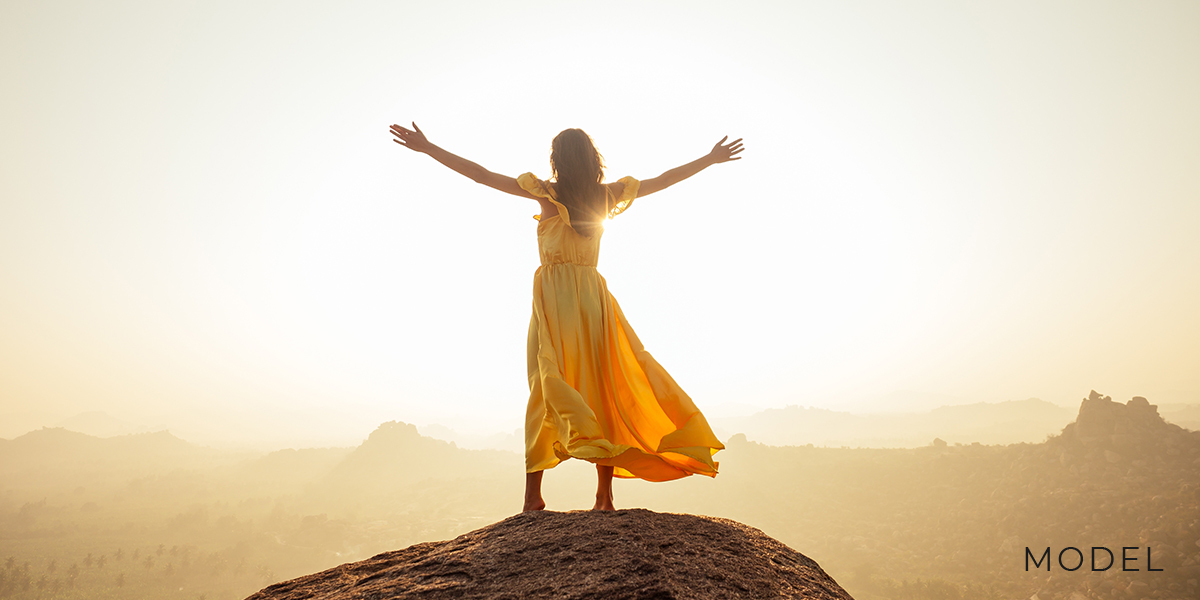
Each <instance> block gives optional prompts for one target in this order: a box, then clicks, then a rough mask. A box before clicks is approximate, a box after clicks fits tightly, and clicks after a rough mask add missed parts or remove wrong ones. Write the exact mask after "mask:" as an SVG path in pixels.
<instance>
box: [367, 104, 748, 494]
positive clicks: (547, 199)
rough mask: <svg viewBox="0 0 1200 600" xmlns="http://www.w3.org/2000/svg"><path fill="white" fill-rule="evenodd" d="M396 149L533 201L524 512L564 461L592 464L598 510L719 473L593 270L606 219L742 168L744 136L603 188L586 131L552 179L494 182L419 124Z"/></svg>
mask: <svg viewBox="0 0 1200 600" xmlns="http://www.w3.org/2000/svg"><path fill="white" fill-rule="evenodd" d="M391 132H392V134H393V135H394V136H396V139H394V140H393V141H395V142H396V143H397V144H400V145H402V146H404V147H406V148H408V149H410V150H414V151H416V152H423V153H425V154H428V155H429V156H431V157H433V158H434V160H437V161H438V162H440V163H442V164H443V165H446V166H447V167H450V168H451V169H453V170H454V171H456V172H458V173H461V174H462V175H465V176H467V177H469V178H471V179H472V180H474V181H475V182H476V183H482V184H483V185H486V186H489V187H492V188H495V189H497V190H500V191H502V192H505V193H508V194H512V195H514V196H520V197H522V198H528V199H532V200H537V201H538V204H540V205H541V209H542V211H541V214H540V215H536V216H535V217H534V218H535V219H538V227H537V235H538V252H539V254H540V255H541V262H542V265H541V266H540V267H538V270H537V272H536V273H534V281H533V317H532V319H531V320H530V323H529V347H528V365H529V390H530V393H529V406H528V409H527V412H526V417H525V506H524V508H523V510H525V511H530V510H542V509H544V508H545V507H546V503H545V501H544V500H543V499H542V474H543V473H544V472H545V470H546V469H549V468H552V467H554V466H555V465H557V464H558V463H560V462H562V461H563V460H566V459H568V458H581V459H584V460H587V461H590V462H592V463H595V465H596V472H597V477H598V483H597V487H596V504H595V506H593V507H592V509H593V510H614V507H613V496H612V478H613V476H614V475H615V476H617V477H638V478H641V479H646V480H649V481H668V480H671V479H678V478H680V477H685V476H687V475H691V474H693V473H700V474H703V475H708V476H710V477H713V476H716V474H717V465H718V463H717V462H715V461H713V459H712V457H713V454H715V453H716V452H717V451H718V450H721V449H723V448H724V447H725V446H724V445H722V444H721V442H720V441H718V440H717V438H716V436H715V435H713V432H712V428H710V427H709V425H708V421H707V420H705V418H704V415H703V414H701V413H700V410H699V409H697V408H696V405H695V404H693V403H692V400H691V398H689V397H688V395H687V394H685V393H684V391H683V390H682V389H680V387H679V385H678V384H676V383H675V380H673V379H671V376H670V375H668V374H667V372H666V371H665V370H664V369H663V368H662V366H661V365H659V364H658V362H657V361H655V360H654V358H653V357H651V356H650V353H648V352H646V350H645V349H644V348H643V347H642V343H641V342H640V341H639V340H638V338H637V336H636V335H635V334H634V332H633V329H632V328H630V326H629V323H628V322H627V321H626V320H625V315H624V314H622V313H621V307H620V306H618V305H617V301H616V299H614V298H613V297H612V295H611V294H609V293H608V286H607V284H606V283H605V281H604V278H603V277H601V276H600V274H599V273H598V272H597V271H596V260H597V258H598V257H599V251H600V235H601V234H602V233H603V221H604V220H605V219H609V218H612V217H614V216H616V215H617V214H619V213H621V212H623V211H624V210H625V209H627V208H629V205H630V203H632V202H633V199H634V198H640V197H642V196H648V195H650V194H653V193H654V192H657V191H660V190H663V189H666V188H668V187H670V186H672V185H674V184H676V183H679V182H680V181H683V180H684V179H687V178H688V177H691V176H692V175H695V174H696V173H699V172H700V171H702V170H704V169H705V168H707V167H709V166H711V165H714V164H717V163H722V162H727V161H731V160H739V159H740V158H741V157H739V156H736V155H737V154H739V153H740V152H741V151H742V144H741V141H742V140H741V139H737V140H735V141H733V142H730V143H728V144H726V143H725V140H727V139H729V138H728V136H726V137H724V138H721V141H719V142H717V144H716V145H715V146H713V148H712V150H711V151H710V152H709V153H708V154H706V155H705V156H703V157H701V158H698V159H696V160H694V161H692V162H690V163H687V164H686V165H683V166H681V167H676V168H674V169H671V170H670V171H667V172H666V173H663V174H662V175H659V176H658V177H655V178H653V179H647V180H646V181H641V182H639V181H638V180H636V179H634V178H632V177H625V178H622V179H620V180H619V181H617V182H615V183H609V184H605V183H604V159H603V157H602V156H601V155H600V153H599V152H598V151H597V150H596V147H595V145H594V144H593V143H592V139H591V138H590V137H588V135H587V134H586V133H584V132H583V131H582V130H580V129H567V130H565V131H563V132H562V133H560V134H558V135H557V136H556V137H555V138H554V141H553V142H552V143H551V146H550V170H551V172H552V173H553V177H552V179H551V180H549V181H541V180H539V179H537V178H536V177H534V176H533V174H532V173H525V174H524V175H521V176H520V177H517V178H516V179H514V178H512V177H506V176H504V175H498V174H496V173H492V172H491V171H488V170H487V169H484V168H483V167H481V166H479V165H477V164H475V163H473V162H471V161H469V160H466V159H464V158H461V157H458V156H455V155H454V154H451V153H449V152H447V151H445V150H443V149H441V148H439V147H437V146H435V145H434V144H432V143H430V142H429V140H428V139H427V138H426V137H425V134H424V133H422V132H421V129H420V128H419V127H417V124H416V123H413V124H412V129H408V128H406V127H401V126H399V125H392V127H391Z"/></svg>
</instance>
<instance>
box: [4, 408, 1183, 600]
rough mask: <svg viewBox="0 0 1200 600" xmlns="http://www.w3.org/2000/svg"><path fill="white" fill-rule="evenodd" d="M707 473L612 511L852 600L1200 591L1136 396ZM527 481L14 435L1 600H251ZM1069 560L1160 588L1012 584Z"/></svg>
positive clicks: (467, 517) (402, 457)
mask: <svg viewBox="0 0 1200 600" xmlns="http://www.w3.org/2000/svg"><path fill="white" fill-rule="evenodd" d="M1018 409H1019V407H1018ZM968 410H970V408H969V407H968ZM1017 412H1018V413H1019V412H1020V411H1019V410H1018V411H1017ZM14 446H16V447H17V451H15V452H14V451H13V448H14ZM152 455H153V456H152ZM171 457H174V458H171ZM717 458H718V459H719V460H720V462H721V474H720V475H719V476H718V477H717V478H716V479H709V478H705V477H691V478H687V479H684V480H680V481H676V482H669V483H664V484H652V483H647V482H642V481H618V482H616V484H615V491H616V498H617V503H618V505H619V506H642V507H646V508H650V509H653V510H658V511H663V512H689V513H696V514H707V515H715V516H723V517H728V518H732V519H735V520H738V521H741V522H744V523H746V524H749V525H752V526H754V527H758V528H761V529H762V530H763V531H765V532H767V533H768V534H770V535H771V536H773V537H776V538H777V539H779V540H781V541H783V542H785V543H787V544H789V545H791V546H792V547H794V548H796V549H797V550H799V551H801V552H803V553H804V554H806V555H808V556H811V557H812V558H813V559H815V560H817V561H818V562H819V563H820V564H821V567H822V568H824V569H825V570H826V571H827V572H828V573H830V575H832V576H833V577H834V578H835V579H837V581H838V582H839V583H841V584H842V585H843V586H844V587H846V589H847V590H848V591H850V593H851V594H852V595H853V596H854V597H855V598H858V599H859V600H879V599H883V598H889V599H891V600H898V599H902V598H912V599H932V598H963V599H965V598H971V599H976V598H980V599H988V598H995V599H997V600H999V599H1001V598H1028V597H1030V596H1031V595H1032V594H1034V593H1035V592H1036V593H1039V594H1041V595H1040V596H1039V598H1041V599H1042V600H1048V599H1050V598H1065V597H1067V596H1069V594H1070V593H1080V594H1083V595H1084V597H1085V598H1101V597H1103V598H1108V597H1114V596H1115V597H1130V596H1129V594H1127V593H1126V592H1127V591H1129V592H1130V593H1131V594H1133V596H1132V597H1137V594H1136V592H1139V591H1144V592H1146V593H1145V594H1144V595H1146V596H1148V597H1149V596H1150V595H1151V594H1150V593H1149V592H1157V593H1158V595H1157V596H1153V597H1164V598H1171V597H1196V592H1197V591H1200V590H1197V587H1196V586H1195V585H1194V584H1193V583H1190V581H1191V580H1196V579H1200V546H1197V544H1196V542H1197V541H1200V482H1198V481H1197V478H1196V473H1197V472H1198V471H1200V433H1196V432H1188V431H1185V430H1183V429H1181V428H1179V427H1176V426H1174V425H1171V424H1168V423H1166V422H1164V421H1163V420H1162V419H1161V418H1160V417H1159V415H1158V414H1157V413H1156V412H1155V411H1154V409H1153V407H1152V406H1151V405H1149V404H1148V403H1146V402H1145V401H1144V400H1140V399H1135V400H1134V401H1131V402H1130V403H1128V404H1120V403H1115V402H1112V401H1111V400H1109V399H1107V398H1104V397H1101V396H1099V395H1098V394H1094V395H1093V396H1092V397H1089V398H1088V399H1087V400H1085V401H1084V402H1083V404H1082V405H1081V409H1080V411H1079V416H1078V418H1077V421H1076V422H1075V423H1073V424H1071V425H1069V426H1068V427H1066V428H1065V429H1063V430H1062V431H1061V433H1060V434H1059V435H1055V436H1053V437H1052V438H1050V439H1049V440H1046V441H1044V442H1041V443H1036V444H1031V443H1025V444H1013V445H1005V446H1000V445H982V444H968V445H955V444H953V443H951V444H947V445H940V446H930V445H926V446H923V447H919V448H908V449H876V448H860V449H854V448H846V449H843V448H837V447H829V448H822V447H805V446H790V447H775V446H770V445H765V444H761V443H755V442H753V441H750V440H748V439H746V438H745V437H744V436H735V437H734V438H732V439H730V440H729V443H728V449H727V450H725V451H722V452H720V453H719V454H718V455H717ZM205 461H209V462H207V463H206V462H205ZM173 464H174V465H178V466H177V468H172V467H171V465H173ZM85 465H87V466H90V467H85ZM521 465H522V461H521V456H520V455H519V454H517V453H513V452H501V451H475V450H464V449H462V448H458V447H457V446H455V445H454V444H451V443H448V442H443V441H440V440H434V439H432V438H429V437H425V436H421V435H419V434H418V433H417V431H416V429H415V428H414V427H413V426H411V425H407V424H404V423H396V422H391V423H385V424H383V425H381V426H380V427H379V428H378V429H377V430H376V431H375V432H373V433H372V434H371V435H370V436H369V437H368V438H367V439H366V440H365V441H364V442H363V443H362V444H361V445H359V446H358V447H356V448H325V449H304V450H284V451H279V452H274V453H270V454H266V455H258V456H251V457H246V456H240V457H239V456H230V455H222V454H219V453H212V452H211V451H209V450H206V449H203V448H196V447H193V446H191V445H189V444H186V443H185V442H182V441H181V440H178V439H176V438H172V437H170V436H168V435H163V434H153V435H143V436H127V437H126V438H124V439H122V440H120V441H117V442H113V440H102V439H98V438H90V437H88V436H82V435H81V434H73V433H71V432H64V431H61V430H60V431H56V430H46V431H43V432H38V433H37V435H31V436H22V438H18V439H16V440H10V441H7V442H3V443H0V469H2V471H0V472H2V473H3V474H4V477H3V479H0V560H6V559H7V558H8V557H12V560H11V561H7V562H4V563H3V564H2V565H0V566H2V568H0V598H10V597H11V598H23V599H24V598H36V597H46V598H52V597H57V598H80V599H82V598H89V599H90V598H109V597H111V598H117V597H121V598H188V599H190V600H196V599H197V598H199V597H200V596H201V595H203V596H204V598H205V599H206V600H225V599H237V598H243V597H245V596H246V595H249V594H250V593H252V592H253V591H255V590H257V589H259V588H261V587H263V586H264V585H266V584H268V583H271V582H273V581H277V580H281V579H287V578H291V577H295V576H299V575H303V574H306V573H311V572H315V571H319V570H322V569H325V568H329V567H332V566H335V565H338V564H342V563H345V562H348V561H352V560H358V559H363V558H366V557H369V556H372V555H374V554H376V553H379V552H383V551H386V550H392V549H397V548H403V547H405V546H408V545H410V544H413V543H416V542H421V541H432V540H443V539H449V538H452V537H454V536H456V535H458V534H460V533H463V532H466V531H470V530H473V529H477V528H479V527H481V526H483V525H487V524H489V523H493V522H496V521H499V520H501V519H502V518H504V517H506V516H509V515H511V514H513V513H515V512H516V511H517V510H518V509H519V507H520V501H521V490H522V486H523V475H522V472H523V469H522V466H521ZM83 479H87V480H89V481H91V482H92V483H91V484H90V485H87V486H83V485H79V484H77V482H79V481H82V480H83ZM593 486H594V470H593V469H592V468H591V466H590V465H588V464H587V463H584V462H582V461H568V462H567V463H564V464H563V465H561V466H560V467H558V468H556V469H553V470H551V471H549V472H548V473H547V475H546V483H545V492H546V497H547V501H548V503H549V508H550V509H552V510H570V509H580V508H586V507H587V506H590V505H591V498H590V496H591V494H592V492H593V489H594V488H593ZM1066 545H1072V546H1076V547H1085V546H1086V547H1090V546H1092V545H1095V546H1107V547H1109V548H1117V549H1118V550H1117V551H1118V552H1119V551H1120V550H1119V548H1120V547H1121V546H1137V547H1141V548H1142V549H1143V550H1142V552H1143V559H1142V560H1143V563H1142V564H1143V565H1144V548H1145V547H1146V546H1147V545H1149V546H1151V547H1153V548H1154V550H1153V552H1154V566H1155V568H1164V569H1166V571H1164V572H1156V573H1146V572H1144V571H1142V572H1133V573H1129V572H1121V571H1113V570H1110V571H1106V572H1102V573H1097V574H1089V573H1086V572H1083V571H1080V572H1075V573H1067V572H1064V571H1061V570H1059V569H1057V567H1056V568H1055V570H1054V571H1053V572H1051V573H1046V572H1045V571H1025V570H1024V565H1023V562H1022V561H1023V554H1024V548H1025V547H1026V546H1029V547H1032V548H1045V547H1047V546H1049V547H1053V548H1056V549H1058V548H1062V547H1064V546H1066ZM39 582H40V583H39ZM39 585H40V587H39ZM39 590H40V591H39ZM1076 600H1078V599H1076Z"/></svg>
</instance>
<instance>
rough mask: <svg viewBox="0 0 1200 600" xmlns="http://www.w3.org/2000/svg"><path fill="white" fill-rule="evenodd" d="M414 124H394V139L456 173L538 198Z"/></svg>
mask: <svg viewBox="0 0 1200 600" xmlns="http://www.w3.org/2000/svg"><path fill="white" fill-rule="evenodd" d="M412 126H413V128H412V129H408V128H405V127H401V126H400V125H392V127H391V132H392V135H394V136H396V139H394V140H392V141H393V142H396V143H397V144H400V145H401V146H404V147H405V148H408V149H409V150H413V151H415V152H421V153H424V154H428V155H429V156H432V157H433V159H434V160H436V161H438V162H440V163H442V164H443V165H446V166H447V167H450V168H451V169H453V170H454V171H455V172H456V173H459V174H461V175H464V176H466V177H468V178H470V179H471V180H472V181H474V182H475V183H482V184H483V185H486V186H488V187H491V188H495V189H497V190H500V191H501V192H505V193H507V194H512V195H514V196H520V197H522V198H532V199H534V200H537V196H534V195H533V194H530V193H529V192H526V191H525V190H523V189H521V186H520V185H519V184H518V183H517V180H516V179H513V178H512V177H508V176H505V175H500V174H499V173H493V172H491V171H489V170H487V169H485V168H483V167H481V166H479V164H477V163H473V162H471V161H469V160H467V159H465V158H463V157H461V156H458V155H456V154H451V153H450V152H447V151H445V150H443V149H441V148H439V147H438V146H436V145H434V144H433V143H432V142H430V141H429V140H428V139H427V138H426V137H425V134H424V133H423V132H422V131H421V128H420V127H417V124H416V123H415V122H414V123H413V124H412Z"/></svg>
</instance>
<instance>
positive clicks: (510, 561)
mask: <svg viewBox="0 0 1200 600" xmlns="http://www.w3.org/2000/svg"><path fill="white" fill-rule="evenodd" d="M300 598H305V599H313V600H350V599H360V598H361V599H366V598H429V599H438V598H490V599H496V600H500V599H511V600H517V599H525V598H564V599H566V598H570V599H585V598H588V599H597V600H599V599H604V600H621V599H646V600H649V599H661V600H667V599H672V598H679V599H709V598H712V599H726V598H812V599H820V600H835V599H836V600H851V598H850V595H849V594H847V593H846V591H845V590H843V589H842V588H841V586H839V585H838V584H837V582H835V581H834V580H833V579H832V578H831V577H829V575H827V574H825V571H823V570H821V567H820V566H818V565H817V563H816V562H814V561H813V560H811V559H809V558H808V557H806V556H804V555H803V554H800V553H799V552H796V551H795V550H792V549H791V548H789V547H787V546H785V545H784V544H782V543H781V542H779V541H776V540H775V539H773V538H771V537H768V536H767V535H766V534H764V533H763V532H761V531H759V530H757V529H754V528H752V527H747V526H746V525H742V524H741V523H737V522H735V521H730V520H728V519H718V518H713V517H699V516H693V515H680V514H668V513H656V512H652V511H648V510H643V509H632V510H620V511H616V512H601V511H574V512H566V513H562V512H549V511H541V512H529V513H522V514H519V515H515V516H513V517H509V518H507V519H505V520H503V521H500V522H499V523H495V524H492V525H489V526H487V527H484V528H482V529H477V530H475V531H472V532H470V533H467V534H464V535H461V536H459V537H457V538H455V539H453V540H449V541H444V542H427V543H423V544H416V545H413V546H409V547H408V548H405V549H403V550H396V551H392V552H385V553H383V554H379V555H377V556H374V557H372V558H369V559H367V560H363V561H360V562H356V563H347V564H344V565H341V566H339V567H335V568H333V569H329V570H327V571H322V572H320V573H315V574H313V575H307V576H305V577H300V578H298V579H293V580H291V581H285V582H282V583H277V584H275V585H272V586H270V587H268V588H266V589H264V590H262V591H260V592H258V593H257V594H254V595H253V596H250V598H249V599H248V600H298V599H300Z"/></svg>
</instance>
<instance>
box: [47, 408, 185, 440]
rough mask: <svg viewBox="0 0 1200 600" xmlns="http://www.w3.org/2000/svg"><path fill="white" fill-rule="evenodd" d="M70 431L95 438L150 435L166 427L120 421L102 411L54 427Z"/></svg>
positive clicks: (86, 413)
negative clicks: (134, 434)
mask: <svg viewBox="0 0 1200 600" xmlns="http://www.w3.org/2000/svg"><path fill="white" fill-rule="evenodd" d="M54 426H55V427H61V428H63V429H68V430H70V431H78V432H79V433H86V434H88V435H94V436H96V437H113V436H116V435H129V434H133V433H152V432H155V431H162V430H164V429H166V427H149V426H146V425H138V424H136V423H130V422H129V421H122V420H121V419H118V418H116V417H113V416H112V415H109V414H108V413H106V412H104V411H98V410H97V411H89V412H83V413H79V414H77V415H75V416H73V417H69V418H66V419H63V420H62V421H59V422H58V423H56V424H55V425H54Z"/></svg>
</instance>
